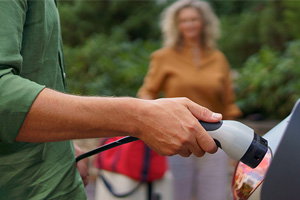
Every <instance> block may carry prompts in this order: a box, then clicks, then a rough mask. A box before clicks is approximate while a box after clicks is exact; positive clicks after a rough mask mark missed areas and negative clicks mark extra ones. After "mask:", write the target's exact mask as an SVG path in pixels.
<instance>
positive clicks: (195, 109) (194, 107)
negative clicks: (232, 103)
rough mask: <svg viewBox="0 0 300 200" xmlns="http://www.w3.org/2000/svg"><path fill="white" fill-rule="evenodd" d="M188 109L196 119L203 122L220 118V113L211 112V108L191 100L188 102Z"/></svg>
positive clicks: (216, 120) (215, 120)
mask: <svg viewBox="0 0 300 200" xmlns="http://www.w3.org/2000/svg"><path fill="white" fill-rule="evenodd" d="M188 109H189V110H190V111H191V113H192V114H193V115H194V116H195V117H196V118H197V119H199V120H202V121H205V122H218V121H220V120H221V119H222V114H220V113H215V112H212V111H211V110H209V109H207V108H205V107H203V106H200V105H198V104H196V103H194V102H192V101H191V103H190V104H188Z"/></svg>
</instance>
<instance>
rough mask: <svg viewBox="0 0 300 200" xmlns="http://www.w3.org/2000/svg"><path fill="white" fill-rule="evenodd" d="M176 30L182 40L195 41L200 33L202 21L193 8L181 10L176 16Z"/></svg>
mask: <svg viewBox="0 0 300 200" xmlns="http://www.w3.org/2000/svg"><path fill="white" fill-rule="evenodd" d="M177 23H178V29H179V31H180V33H181V35H182V37H183V39H184V40H196V39H199V38H200V35H201V32H202V19H201V16H200V14H199V12H198V11H197V10H196V9H195V8H183V9H182V10H180V11H179V13H178V16H177Z"/></svg>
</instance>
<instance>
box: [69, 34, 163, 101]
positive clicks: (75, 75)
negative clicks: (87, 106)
mask: <svg viewBox="0 0 300 200" xmlns="http://www.w3.org/2000/svg"><path fill="white" fill-rule="evenodd" d="M123 36H124V34H118V31H115V34H114V35H112V36H105V35H103V34H100V35H94V36H93V37H90V38H89V39H88V40H87V42H86V43H85V44H84V45H83V46H79V47H76V48H71V47H67V46H66V47H65V55H66V62H67V72H68V88H69V92H71V93H75V94H84V95H108V96H114V95H117V96H135V95H136V92H137V90H138V88H139V87H140V86H141V85H142V82H143V79H144V76H145V75H146V72H147V69H148V64H149V55H150V54H151V53H152V52H153V51H155V50H156V49H158V48H159V46H160V43H159V42H157V41H151V40H147V41H142V40H135V41H133V42H132V41H128V40H127V39H126V38H124V37H123Z"/></svg>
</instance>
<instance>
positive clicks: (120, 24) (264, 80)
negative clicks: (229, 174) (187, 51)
mask: <svg viewBox="0 0 300 200" xmlns="http://www.w3.org/2000/svg"><path fill="white" fill-rule="evenodd" d="M172 2H173V1H167V0H151V1H149V0H148V1H127V0H121V1H113V0H111V1H109V0H108V1H100V0H98V1H97V0H96V1H87V0H68V1H64V0H59V2H58V8H59V11H60V18H61V27H62V35H63V41H64V53H65V59H66V66H67V75H68V77H67V80H68V82H67V85H68V92H69V93H73V94H80V95H101V96H133V97H134V96H135V95H136V93H137V90H138V88H139V87H140V86H141V85H142V81H143V78H144V76H145V74H146V72H147V70H148V64H149V56H150V54H151V53H152V52H153V51H155V50H157V49H159V48H160V47H161V33H160V28H159V23H160V14H161V12H162V10H163V9H164V8H165V7H167V6H168V5H170V4H171V3H172ZM208 2H209V3H210V4H211V6H212V7H213V9H214V11H215V13H216V14H217V16H218V17H219V19H220V22H221V31H222V32H221V33H222V37H221V39H220V40H219V48H220V49H221V50H222V51H223V52H224V53H225V55H226V56H227V58H228V60H229V62H230V64H231V68H232V75H233V81H234V85H235V92H236V98H237V103H238V105H239V106H240V108H241V109H242V111H243V112H244V117H243V118H244V120H247V124H250V126H251V123H252V122H251V121H254V122H255V121H260V122H261V123H258V124H260V126H257V124H255V123H254V122H253V123H254V124H252V126H251V127H254V128H256V129H260V130H258V131H257V130H256V131H257V132H259V133H261V134H263V133H265V132H266V131H267V130H268V129H269V128H271V127H273V126H274V125H275V124H276V122H278V121H280V120H282V119H284V118H285V117H286V116H287V115H288V114H289V113H290V111H291V109H292V107H293V105H294V103H295V102H296V100H297V99H298V98H299V97H300V67H299V65H300V26H299V22H300V2H299V1H288V0H273V1H272V0H270V1H255V0H253V1H251V0H248V1H241V0H231V1H228V0H216V1H213V0H208ZM78 143H79V144H81V146H83V147H86V148H85V150H88V149H91V148H94V147H95V146H97V145H98V140H92V141H89V142H87V140H85V141H78ZM88 190H89V189H88Z"/></svg>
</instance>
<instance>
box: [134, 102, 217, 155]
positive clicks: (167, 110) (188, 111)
mask: <svg viewBox="0 0 300 200" xmlns="http://www.w3.org/2000/svg"><path fill="white" fill-rule="evenodd" d="M144 103H145V108H146V109H145V110H143V111H142V112H143V113H142V115H141V116H140V117H139V119H138V122H137V124H138V126H139V127H140V133H139V135H138V137H139V138H140V139H141V140H143V141H144V142H145V143H146V144H147V145H148V146H149V147H150V148H152V149H153V150H155V151H157V152H158V153H160V154H161V155H166V156H171V155H174V154H180V155H181V156H184V157H188V156H190V155H191V154H192V153H193V154H194V155H195V156H198V157H200V156H203V155H204V154H205V152H209V153H215V152H216V151H217V146H216V144H215V142H214V140H213V139H212V137H211V136H210V135H209V134H208V133H207V132H206V131H205V129H204V128H203V127H202V126H201V125H200V123H199V122H198V120H197V119H200V120H202V121H206V122H218V121H220V120H221V119H222V115H221V114H218V113H213V112H212V111H210V110H208V109H207V108H204V107H202V106H199V105H198V104H196V103H194V102H192V101H191V100H189V99H187V98H170V99H158V100H144Z"/></svg>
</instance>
